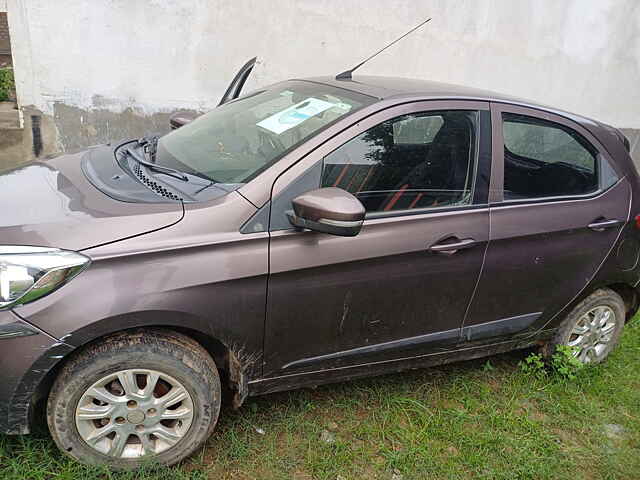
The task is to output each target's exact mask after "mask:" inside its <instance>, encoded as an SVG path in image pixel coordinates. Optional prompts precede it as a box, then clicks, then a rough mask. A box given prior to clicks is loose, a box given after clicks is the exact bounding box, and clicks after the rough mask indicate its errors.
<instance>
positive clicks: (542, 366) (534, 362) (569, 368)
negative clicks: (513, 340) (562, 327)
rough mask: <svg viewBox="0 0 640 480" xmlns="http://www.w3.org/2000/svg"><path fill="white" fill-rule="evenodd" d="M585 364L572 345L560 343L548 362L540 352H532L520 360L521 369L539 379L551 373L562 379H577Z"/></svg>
mask: <svg viewBox="0 0 640 480" xmlns="http://www.w3.org/2000/svg"><path fill="white" fill-rule="evenodd" d="M583 366H584V365H583V364H582V362H580V360H578V359H577V358H576V356H575V355H574V350H573V348H572V347H569V346H567V345H559V346H558V347H556V350H555V352H554V353H553V355H552V356H551V359H550V360H549V361H548V362H545V360H544V358H543V357H542V355H541V354H539V353H531V354H530V355H528V356H527V357H526V358H525V359H524V360H523V361H521V362H520V370H521V371H522V372H524V373H525V374H526V375H530V376H532V377H534V378H537V379H540V380H541V379H543V378H547V377H549V376H550V375H551V376H554V377H556V378H558V379H561V380H575V379H576V377H577V375H578V372H579V371H580V369H581V368H582V367H583Z"/></svg>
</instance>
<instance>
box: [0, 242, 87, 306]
mask: <svg viewBox="0 0 640 480" xmlns="http://www.w3.org/2000/svg"><path fill="white" fill-rule="evenodd" d="M90 262H91V261H90V260H89V258H87V257H85V256H84V255H80V254H79V253H76V252H70V251H68V250H60V249H58V248H46V247H22V246H0V309H3V308H8V307H13V306H15V305H22V304H23V303H28V302H32V301H34V300H36V299H38V298H40V297H43V296H45V295H47V294H49V293H51V292H53V291H54V290H56V289H57V288H60V287H61V286H62V285H64V284H65V283H67V282H68V281H69V280H71V279H72V278H73V277H75V276H76V275H78V274H79V273H80V272H81V271H82V270H84V269H85V268H86V267H88V266H89V263H90Z"/></svg>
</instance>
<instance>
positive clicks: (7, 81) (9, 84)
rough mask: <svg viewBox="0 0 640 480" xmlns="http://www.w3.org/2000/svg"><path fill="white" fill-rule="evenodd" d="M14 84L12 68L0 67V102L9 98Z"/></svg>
mask: <svg viewBox="0 0 640 480" xmlns="http://www.w3.org/2000/svg"><path fill="white" fill-rule="evenodd" d="M14 85H15V84H14V80H13V70H12V69H10V68H0V102H4V101H5V100H9V96H10V95H11V93H12V92H13V88H14Z"/></svg>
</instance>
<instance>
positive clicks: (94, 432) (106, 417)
mask: <svg viewBox="0 0 640 480" xmlns="http://www.w3.org/2000/svg"><path fill="white" fill-rule="evenodd" d="M219 411H220V378H219V375H218V371H217V369H216V366H215V363H214V362H213V360H212V358H211V357H210V356H209V354H208V353H207V352H206V351H205V350H204V349H203V348H202V347H201V346H200V345H199V344H197V343H196V342H194V341H193V340H191V339H190V338H188V337H185V336H183V335H180V334H177V333H173V332H167V331H163V330H147V331H137V332H133V333H132V332H123V333H121V334H117V335H115V336H112V337H109V338H107V339H105V340H103V341H102V342H100V343H97V344H94V345H92V346H90V347H88V348H87V349H85V350H84V351H82V352H81V353H80V354H78V355H77V356H75V357H74V358H73V359H72V360H71V361H70V362H69V363H68V364H67V365H65V366H64V368H63V369H62V371H61V373H60V375H59V376H58V378H57V379H56V381H55V383H54V385H53V388H52V391H51V394H50V396H49V402H48V405H47V420H48V424H49V430H50V431H51V435H52V437H53V439H54V440H55V442H56V443H57V445H58V447H60V449H61V450H63V451H64V452H66V453H67V454H68V455H70V456H71V457H73V458H75V459H76V460H78V461H80V462H83V463H89V464H100V465H108V466H110V467H113V468H118V469H129V468H135V467H137V466H139V465H140V464H142V463H146V462H149V460H151V461H153V462H157V463H160V464H164V465H172V464H174V463H177V462H179V461H180V460H182V459H184V458H185V457H187V456H188V455H190V454H191V453H193V452H194V451H195V450H196V449H197V448H198V447H200V446H201V445H202V444H203V443H204V442H205V441H206V439H207V438H208V437H209V435H210V434H211V432H212V431H213V428H214V427H215V424H216V421H217V419H218V414H219Z"/></svg>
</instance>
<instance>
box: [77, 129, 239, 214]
mask: <svg viewBox="0 0 640 480" xmlns="http://www.w3.org/2000/svg"><path fill="white" fill-rule="evenodd" d="M134 143H135V140H133V141H132V142H131V143H130V144H129V146H130V147H132V146H133V145H134ZM119 145H122V142H120V143H118V144H115V146H113V145H105V146H102V147H98V148H95V149H92V150H90V151H88V152H87V153H86V154H85V155H84V157H83V158H82V161H81V167H82V171H83V173H84V175H85V177H87V179H88V180H89V181H90V182H91V184H92V185H93V186H94V187H96V188H97V189H98V190H100V191H101V192H103V193H104V194H105V195H108V196H109V197H111V198H113V199H115V200H119V201H121V202H131V203H181V202H183V203H194V202H208V201H211V200H215V199H217V198H220V197H222V196H224V195H227V194H228V193H229V192H232V191H234V190H237V189H238V188H240V187H241V186H242V184H235V185H228V184H215V183H214V184H212V182H211V181H209V180H206V179H203V178H199V177H196V176H193V175H190V176H189V181H188V182H184V181H182V180H179V179H176V178H172V177H169V176H166V175H162V174H158V173H156V172H153V171H151V170H149V169H147V168H146V167H145V166H140V170H139V173H138V174H136V172H135V170H136V169H135V167H134V165H135V162H133V161H130V160H126V161H123V160H120V161H118V160H116V150H119V149H118V148H117V147H118V146H119ZM121 148H122V147H121ZM144 179H146V180H147V182H145V181H144ZM153 187H155V188H153ZM163 190H164V191H166V192H169V193H170V194H171V195H167V194H164V192H163Z"/></svg>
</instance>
